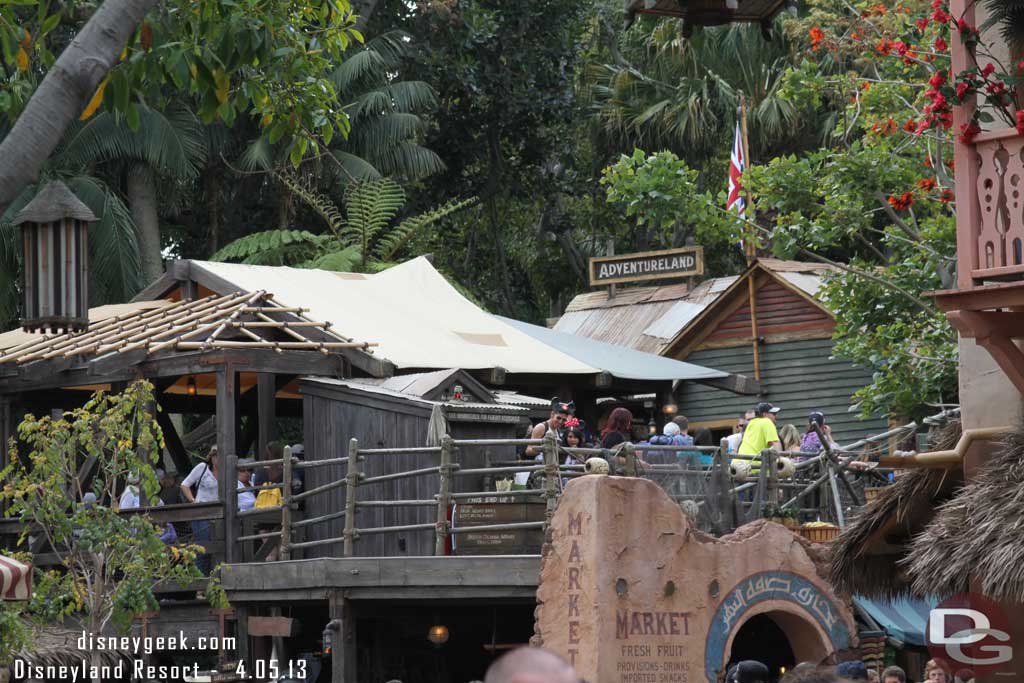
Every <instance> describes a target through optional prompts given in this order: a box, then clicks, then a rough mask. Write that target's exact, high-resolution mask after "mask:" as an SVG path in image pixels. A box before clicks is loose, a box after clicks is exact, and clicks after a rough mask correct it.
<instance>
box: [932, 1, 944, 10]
mask: <svg viewBox="0 0 1024 683" xmlns="http://www.w3.org/2000/svg"><path fill="white" fill-rule="evenodd" d="M942 5H943V2H942V0H932V9H942Z"/></svg>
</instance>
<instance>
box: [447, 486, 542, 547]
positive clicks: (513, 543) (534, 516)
mask: <svg viewBox="0 0 1024 683" xmlns="http://www.w3.org/2000/svg"><path fill="white" fill-rule="evenodd" d="M499 500H501V498H500V497H498V496H493V497H491V496H488V497H484V498H480V499H472V500H470V501H468V502H466V503H459V504H458V505H456V506H455V510H454V515H453V517H454V519H453V523H454V526H455V527H457V528H459V527H462V528H464V527H474V526H489V525H492V524H515V523H518V522H543V521H544V510H545V507H546V506H545V505H544V503H543V502H540V503H528V502H519V501H517V502H497V501H499ZM505 500H512V499H510V498H507V497H506V498H505ZM452 537H453V539H454V542H455V547H454V548H453V554H455V555H520V554H537V553H539V552H540V548H541V546H542V545H543V544H544V531H543V530H542V529H506V530H504V531H502V530H494V531H480V532H473V531H467V532H466V533H462V534H453V536H452Z"/></svg>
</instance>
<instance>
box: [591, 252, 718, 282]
mask: <svg viewBox="0 0 1024 683" xmlns="http://www.w3.org/2000/svg"><path fill="white" fill-rule="evenodd" d="M703 274H704V247H681V248H679V249H666V250H664V251H644V252H640V253H637V254H621V255H616V256H596V257H594V258H592V259H590V286H591V287H600V286H602V285H615V284H619V283H621V282H642V281H644V280H664V279H666V278H674V277H690V276H692V275H703Z"/></svg>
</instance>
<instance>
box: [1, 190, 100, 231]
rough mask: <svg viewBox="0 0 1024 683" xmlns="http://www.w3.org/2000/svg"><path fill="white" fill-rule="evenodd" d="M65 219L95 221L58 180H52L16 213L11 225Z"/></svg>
mask: <svg viewBox="0 0 1024 683" xmlns="http://www.w3.org/2000/svg"><path fill="white" fill-rule="evenodd" d="M65 218H73V219H75V220H79V221H87V222H90V223H91V222H93V221H95V220H96V216H95V214H93V212H92V210H91V209H89V207H88V206H86V205H85V204H83V203H82V200H80V199H79V198H78V197H76V196H75V193H74V192H72V191H71V190H70V189H68V186H67V185H65V184H64V183H62V182H60V181H59V180H54V181H52V182H49V183H47V184H46V185H45V186H43V189H42V190H40V191H39V193H38V194H37V195H36V196H35V197H34V198H33V199H32V201H30V202H29V203H28V205H27V206H26V207H25V208H24V209H22V210H21V211H19V212H18V214H17V215H16V216H15V217H14V221H13V224H14V225H20V224H22V223H51V222H53V221H59V220H63V219H65Z"/></svg>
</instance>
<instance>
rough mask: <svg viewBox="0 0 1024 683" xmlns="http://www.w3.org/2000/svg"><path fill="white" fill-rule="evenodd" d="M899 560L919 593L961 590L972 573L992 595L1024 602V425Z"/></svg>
mask: <svg viewBox="0 0 1024 683" xmlns="http://www.w3.org/2000/svg"><path fill="white" fill-rule="evenodd" d="M901 564H902V565H903V566H904V567H905V569H906V572H907V574H909V575H910V576H911V577H912V579H913V581H912V584H911V587H912V589H913V592H914V593H917V594H920V595H928V594H930V595H952V594H954V593H960V592H965V591H967V590H968V589H969V587H970V586H969V581H970V580H971V579H972V578H973V579H974V580H975V581H976V582H977V585H975V588H976V589H980V591H981V593H982V594H984V595H986V596H987V597H989V598H991V599H993V600H997V601H1001V602H1009V603H1021V602H1024V425H1020V426H1018V427H1017V428H1016V429H1015V430H1014V431H1013V432H1011V433H1010V434H1008V435H1007V436H1006V438H1005V439H1004V441H1003V445H1002V448H1000V449H999V450H998V451H996V452H995V453H993V454H992V455H991V456H990V457H988V458H987V459H986V460H985V461H984V464H983V465H982V466H981V467H980V468H979V470H978V472H977V474H975V475H973V476H972V477H971V481H970V482H969V483H968V484H967V485H966V486H964V487H963V489H962V490H961V491H960V492H959V493H958V494H957V496H956V497H955V498H953V499H952V500H950V501H948V502H947V503H945V504H943V505H942V506H941V507H940V508H939V509H938V510H937V511H936V514H935V517H934V519H933V520H932V521H931V522H930V523H929V524H928V525H927V527H926V528H925V529H924V531H923V533H921V534H919V535H918V536H917V537H916V538H915V539H914V542H913V544H912V546H911V548H910V552H909V554H908V556H907V558H906V560H905V561H904V562H903V563H901Z"/></svg>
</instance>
